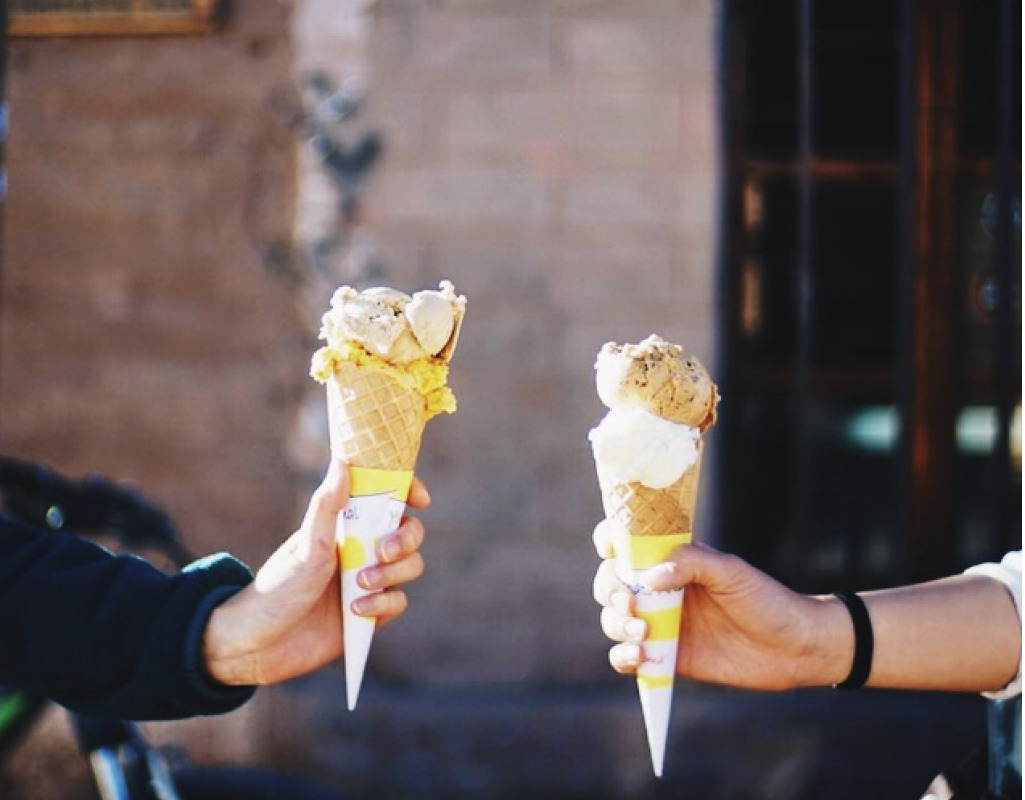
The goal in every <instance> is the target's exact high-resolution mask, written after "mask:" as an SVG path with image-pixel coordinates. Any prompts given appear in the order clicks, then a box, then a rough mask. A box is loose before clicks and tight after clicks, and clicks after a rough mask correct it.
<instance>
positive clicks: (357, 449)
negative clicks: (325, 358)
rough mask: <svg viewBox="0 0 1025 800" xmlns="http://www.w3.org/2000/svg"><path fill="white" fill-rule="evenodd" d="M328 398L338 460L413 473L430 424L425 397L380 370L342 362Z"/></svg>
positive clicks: (334, 446) (334, 447)
mask: <svg viewBox="0 0 1025 800" xmlns="http://www.w3.org/2000/svg"><path fill="white" fill-rule="evenodd" d="M327 398H328V421H329V425H330V436H331V452H332V454H333V455H334V456H335V457H337V458H341V459H343V460H344V461H346V462H347V463H349V464H351V465H353V466H357V467H365V468H368V469H390V470H412V469H413V467H414V466H415V465H416V458H417V455H418V453H419V452H420V442H421V439H422V437H423V431H424V426H425V425H426V424H427V404H426V401H425V400H424V397H423V395H421V394H420V393H419V392H417V391H416V390H415V389H411V388H405V387H403V386H400V385H399V384H398V383H397V382H396V381H395V380H394V379H392V378H391V377H390V376H388V375H387V374H386V373H384V372H381V371H380V370H375V369H368V368H366V367H361V366H358V365H356V364H353V363H351V362H348V361H342V362H340V363H338V364H337V365H336V367H335V371H334V374H333V375H332V376H331V377H330V378H329V380H328V382H327Z"/></svg>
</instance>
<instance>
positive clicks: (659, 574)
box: [640, 544, 733, 591]
mask: <svg viewBox="0 0 1025 800" xmlns="http://www.w3.org/2000/svg"><path fill="white" fill-rule="evenodd" d="M732 558H733V557H732V556H729V555H724V554H723V553H720V552H718V551H717V550H713V549H712V548H711V547H708V546H707V545H702V544H685V545H681V546H680V547H678V548H676V550H674V551H673V554H672V555H671V556H670V558H669V559H668V560H666V561H665V562H663V563H661V564H658V565H657V566H654V567H652V568H651V569H649V570H647V571H646V572H644V573H643V574H642V575H641V576H640V582H641V583H642V584H643V585H645V586H647V587H648V588H649V589H653V590H655V591H668V590H672V589H682V588H683V587H685V586H687V585H689V584H692V583H699V584H702V585H704V586H709V587H713V586H716V585H719V584H721V583H723V582H724V581H725V580H726V579H727V576H728V572H729V568H730V564H731V563H732Z"/></svg>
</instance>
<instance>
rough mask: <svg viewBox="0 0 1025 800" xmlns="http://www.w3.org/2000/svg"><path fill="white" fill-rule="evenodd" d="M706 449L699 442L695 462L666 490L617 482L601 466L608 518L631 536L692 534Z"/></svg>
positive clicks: (600, 479)
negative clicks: (704, 450)
mask: <svg viewBox="0 0 1025 800" xmlns="http://www.w3.org/2000/svg"><path fill="white" fill-rule="evenodd" d="M703 449H704V447H703V444H702V443H699V444H698V455H697V459H695V461H694V463H693V464H692V465H691V466H690V467H688V468H687V471H686V472H684V473H683V475H682V476H681V477H680V479H679V480H677V481H676V483H674V484H672V485H671V486H667V487H666V488H664V489H651V488H649V487H647V486H644V485H643V484H640V483H621V482H617V481H615V480H613V479H612V477H611V476H610V475H609V474H608V473H607V472H605V471H604V470H603V469H602V468H601V466H600V465H599V466H598V483H599V485H600V486H601V493H602V504H603V506H604V508H605V516H606V518H608V519H610V520H613V521H614V522H615V523H616V524H617V525H619V526H620V527H622V528H623V530H625V531H627V532H628V533H629V534H630V535H631V536H664V535H666V534H670V533H690V532H691V531H692V530H693V527H694V514H695V510H696V508H697V500H698V482H699V480H700V478H701V458H702V455H703Z"/></svg>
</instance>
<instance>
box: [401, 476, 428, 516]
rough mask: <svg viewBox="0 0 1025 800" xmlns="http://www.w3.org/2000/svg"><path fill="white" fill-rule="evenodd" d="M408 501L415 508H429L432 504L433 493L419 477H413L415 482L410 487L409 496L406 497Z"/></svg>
mask: <svg viewBox="0 0 1025 800" xmlns="http://www.w3.org/2000/svg"><path fill="white" fill-rule="evenodd" d="M406 503H407V504H408V505H410V506H412V507H413V508H420V509H422V508H427V506H429V505H430V504H431V495H430V493H429V492H428V491H427V487H426V486H424V484H423V481H421V480H420V479H419V478H413V483H412V484H410V487H409V496H408V497H407V498H406Z"/></svg>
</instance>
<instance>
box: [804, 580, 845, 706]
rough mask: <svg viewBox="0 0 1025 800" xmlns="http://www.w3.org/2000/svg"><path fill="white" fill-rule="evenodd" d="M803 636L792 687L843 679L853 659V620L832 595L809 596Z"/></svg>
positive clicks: (822, 683) (825, 683) (827, 684)
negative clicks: (800, 653) (800, 654)
mask: <svg viewBox="0 0 1025 800" xmlns="http://www.w3.org/2000/svg"><path fill="white" fill-rule="evenodd" d="M808 601H809V602H808V604H807V613H806V618H805V637H804V646H803V648H802V656H801V658H800V662H799V668H798V670H797V674H796V676H795V681H794V685H795V688H809V687H815V686H835V685H836V684H838V683H841V682H842V681H844V680H846V678H847V676H848V675H849V674H850V671H851V664H852V662H853V660H854V624H853V622H852V621H851V615H850V613H849V612H848V611H847V607H846V606H845V605H844V604H843V602H842V601H841V600H840V599H838V598H837V597H835V596H833V595H825V596H821V597H809V598H808Z"/></svg>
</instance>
